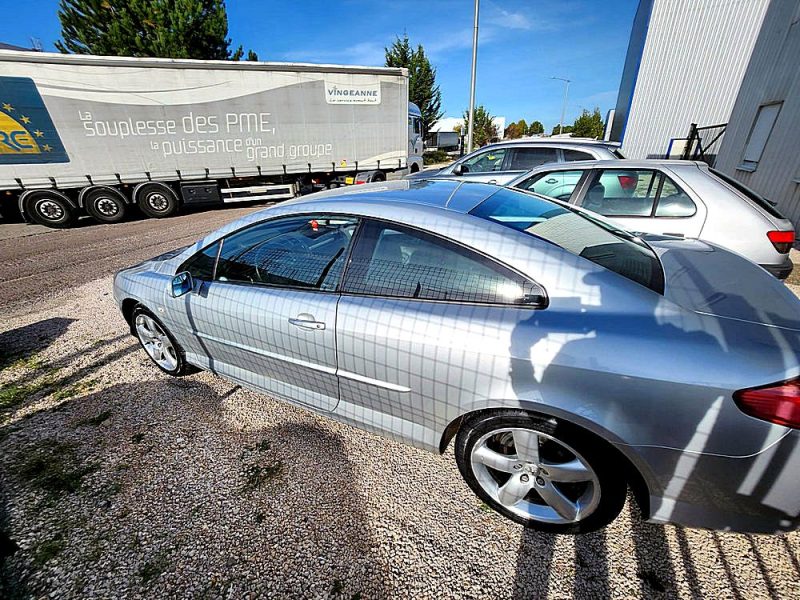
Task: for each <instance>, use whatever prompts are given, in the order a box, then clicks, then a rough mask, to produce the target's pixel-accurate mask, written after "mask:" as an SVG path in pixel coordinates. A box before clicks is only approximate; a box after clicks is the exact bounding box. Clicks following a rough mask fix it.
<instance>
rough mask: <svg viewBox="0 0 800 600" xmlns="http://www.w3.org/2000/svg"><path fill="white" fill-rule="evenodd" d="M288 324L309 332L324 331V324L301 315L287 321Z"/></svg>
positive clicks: (309, 316) (308, 316) (310, 316)
mask: <svg viewBox="0 0 800 600" xmlns="http://www.w3.org/2000/svg"><path fill="white" fill-rule="evenodd" d="M289 323H290V324H291V325H294V326H295V327H299V328H300V329H308V330H309V331H319V330H322V329H325V323H323V322H322V321H316V320H314V317H313V316H312V315H307V314H302V315H297V316H296V317H295V318H294V319H289Z"/></svg>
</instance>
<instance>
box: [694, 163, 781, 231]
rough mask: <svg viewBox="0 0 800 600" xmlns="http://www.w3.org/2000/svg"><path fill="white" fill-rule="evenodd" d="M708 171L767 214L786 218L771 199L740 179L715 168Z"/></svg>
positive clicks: (777, 217)
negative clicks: (737, 179)
mask: <svg viewBox="0 0 800 600" xmlns="http://www.w3.org/2000/svg"><path fill="white" fill-rule="evenodd" d="M709 171H711V172H712V173H713V174H714V175H715V176H717V177H719V178H720V179H722V181H724V182H725V183H727V184H728V185H729V186H731V187H732V188H733V189H735V190H736V191H737V192H739V193H740V194H743V195H744V196H746V197H747V198H749V199H750V200H751V201H753V202H754V203H755V204H756V205H758V206H760V207H761V208H763V209H764V211H765V212H767V214H770V215H772V216H773V217H775V218H776V219H785V218H786V217H784V216H783V215H782V214H781V212H780V211H779V210H778V209H777V208H775V206H776V204H777V203H775V202H772V201H771V200H767V199H766V198H764V196H762V195H760V194H757V193H756V192H754V191H753V190H751V189H750V188H749V187H747V186H746V185H744V184H743V183H742V182H741V181H736V180H735V179H734V178H733V177H729V176H728V175H725V174H724V173H720V172H719V171H717V170H716V169H709Z"/></svg>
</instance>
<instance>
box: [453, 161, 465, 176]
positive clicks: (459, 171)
mask: <svg viewBox="0 0 800 600" xmlns="http://www.w3.org/2000/svg"><path fill="white" fill-rule="evenodd" d="M463 174H464V165H462V164H461V163H458V164H457V165H456V166H455V167H453V175H459V176H460V175H463Z"/></svg>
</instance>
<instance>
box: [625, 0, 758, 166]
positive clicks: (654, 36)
mask: <svg viewBox="0 0 800 600" xmlns="http://www.w3.org/2000/svg"><path fill="white" fill-rule="evenodd" d="M768 4H769V0H655V2H654V4H653V8H652V12H651V14H650V22H649V26H648V31H647V40H646V42H645V45H644V50H643V54H642V59H641V64H640V67H639V74H638V77H637V80H636V88H635V90H634V94H633V99H632V103H631V107H630V114H629V116H628V121H627V124H626V127H625V137H624V138H623V140H622V149H623V152H624V153H625V155H626V156H629V157H630V158H648V157H655V156H659V157H660V156H663V155H664V154H665V153H666V152H667V148H668V146H669V141H670V139H671V138H680V137H686V134H687V133H688V131H689V125H690V124H691V123H697V124H698V125H701V126H702V125H715V124H718V123H725V122H726V121H727V120H728V118H729V117H730V114H731V110H732V109H733V105H734V102H735V100H736V95H737V93H738V91H739V86H740V84H741V82H742V78H743V77H744V73H745V70H746V69H747V65H748V63H749V61H750V55H751V53H752V49H753V46H754V44H755V41H756V38H757V36H758V32H759V30H760V28H761V22H762V20H763V18H764V14H765V12H766V9H767V5H768Z"/></svg>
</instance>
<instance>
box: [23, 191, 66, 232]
mask: <svg viewBox="0 0 800 600" xmlns="http://www.w3.org/2000/svg"><path fill="white" fill-rule="evenodd" d="M25 212H26V213H27V214H28V216H29V217H30V218H31V220H32V221H34V222H36V223H39V225H45V226H46V227H55V228H58V229H63V228H65V227H69V226H70V225H72V224H73V223H74V222H75V217H76V215H75V209H73V208H72V205H71V204H70V203H69V202H68V201H67V199H66V197H65V196H62V195H61V194H59V193H58V192H54V191H50V190H43V191H41V192H34V193H32V194H30V195H29V196H28V197H27V198H25Z"/></svg>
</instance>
